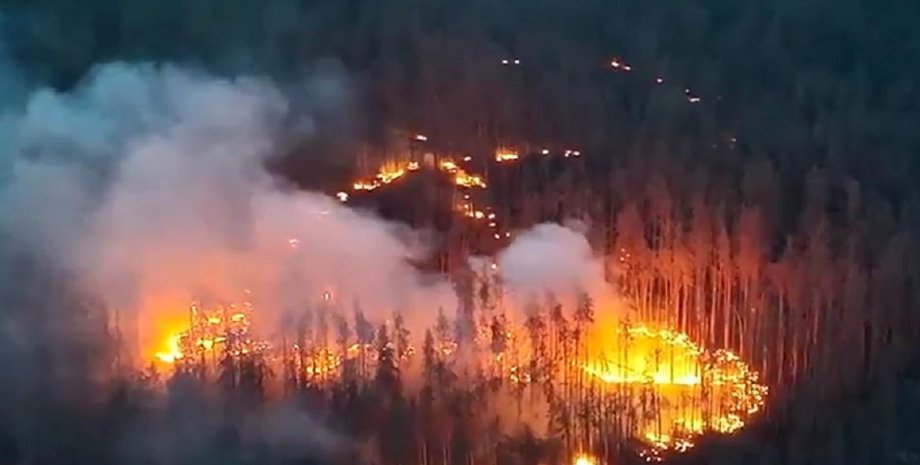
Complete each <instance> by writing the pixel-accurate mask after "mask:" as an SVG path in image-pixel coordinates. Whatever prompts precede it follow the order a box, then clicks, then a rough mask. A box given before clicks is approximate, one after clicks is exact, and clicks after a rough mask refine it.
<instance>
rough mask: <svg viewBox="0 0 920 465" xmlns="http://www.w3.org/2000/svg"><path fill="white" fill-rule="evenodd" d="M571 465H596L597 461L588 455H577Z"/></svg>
mask: <svg viewBox="0 0 920 465" xmlns="http://www.w3.org/2000/svg"><path fill="white" fill-rule="evenodd" d="M572 465H597V460H595V458H594V457H592V456H590V455H588V454H578V455H576V456H575V460H573V461H572Z"/></svg>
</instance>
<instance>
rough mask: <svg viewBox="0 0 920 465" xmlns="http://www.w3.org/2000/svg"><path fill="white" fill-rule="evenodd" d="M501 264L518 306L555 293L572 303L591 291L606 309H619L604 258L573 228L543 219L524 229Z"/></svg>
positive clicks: (504, 253)
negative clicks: (538, 223)
mask: <svg viewBox="0 0 920 465" xmlns="http://www.w3.org/2000/svg"><path fill="white" fill-rule="evenodd" d="M498 266H499V270H500V272H501V276H502V278H503V280H504V283H505V286H506V288H507V290H508V293H509V294H510V295H511V298H512V299H513V300H514V301H515V302H516V303H517V305H516V307H519V308H524V307H525V306H526V304H527V303H530V302H532V301H534V300H537V301H541V300H542V299H544V298H548V297H551V298H553V299H555V300H556V301H557V302H559V303H561V304H563V305H564V306H566V307H567V308H573V307H574V306H575V305H577V303H578V301H579V298H581V296H583V295H585V294H587V295H589V296H591V298H592V299H594V301H595V305H596V307H597V308H600V309H602V310H603V311H604V312H606V313H611V312H612V311H613V310H614V309H615V308H617V300H616V296H615V294H614V292H613V290H612V288H611V287H610V284H609V283H607V282H606V280H605V279H604V264H603V261H602V260H601V258H600V257H597V256H595V254H594V252H593V251H592V250H591V245H590V244H589V243H588V240H587V238H586V237H585V236H584V234H582V233H581V232H579V231H577V230H576V229H575V228H574V227H566V226H562V225H558V224H553V223H544V224H540V225H537V226H534V227H533V228H531V229H530V230H527V231H524V232H523V233H521V234H519V235H518V236H517V238H516V239H515V240H514V242H512V243H511V245H509V246H508V247H507V248H506V249H505V250H503V251H502V252H501V253H500V254H499V256H498Z"/></svg>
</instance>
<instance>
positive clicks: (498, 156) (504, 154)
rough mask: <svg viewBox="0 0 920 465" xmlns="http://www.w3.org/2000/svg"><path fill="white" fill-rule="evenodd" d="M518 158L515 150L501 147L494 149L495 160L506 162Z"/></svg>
mask: <svg viewBox="0 0 920 465" xmlns="http://www.w3.org/2000/svg"><path fill="white" fill-rule="evenodd" d="M518 158H520V156H519V155H518V153H517V151H516V150H514V149H509V148H504V147H503V148H499V149H498V150H496V151H495V161H497V162H499V163H501V162H507V161H515V160H517V159H518Z"/></svg>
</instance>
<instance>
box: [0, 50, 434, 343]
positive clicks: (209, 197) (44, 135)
mask: <svg viewBox="0 0 920 465" xmlns="http://www.w3.org/2000/svg"><path fill="white" fill-rule="evenodd" d="M333 87H334V86H333ZM317 89H318V90H317V92H319V91H324V90H325V91H326V92H327V93H328V94H327V95H324V97H325V99H326V100H325V101H324V102H323V107H324V108H325V109H327V110H328V107H329V99H331V98H334V97H335V96H336V95H338V93H337V92H338V89H331V90H330V84H329V81H328V78H327V77H324V78H323V80H322V86H317ZM314 94H315V92H314ZM306 107H308V106H306ZM292 108H293V106H292V105H291V104H290V102H289V101H288V100H287V98H286V96H285V95H283V94H282V92H281V91H279V89H278V88H277V87H275V86H274V85H272V84H271V83H270V82H268V81H265V80H261V79H257V78H250V77H241V78H235V79H219V78H215V77H211V76H207V75H205V74H202V73H196V72H193V71H189V70H186V69H180V68H177V67H171V66H153V65H128V64H110V65H105V66H101V67H99V68H97V69H96V70H95V71H94V72H93V73H92V74H91V75H90V76H89V77H88V78H87V79H86V80H85V82H84V83H83V84H82V85H81V86H79V88H78V89H77V90H75V91H74V92H71V93H57V92H54V91H51V90H39V91H37V92H35V93H33V94H32V95H31V96H30V97H29V99H28V101H27V104H26V105H25V108H24V110H23V111H22V112H21V113H19V114H16V115H14V116H12V117H10V118H8V122H7V124H8V125H7V130H8V131H9V132H10V133H11V134H12V135H13V139H12V147H13V153H12V154H11V161H12V164H11V173H10V177H9V179H8V180H7V181H6V182H5V183H4V185H3V187H2V190H0V208H2V212H3V214H2V215H0V218H2V219H0V228H2V231H3V233H4V234H5V235H6V236H7V237H9V238H10V240H11V241H13V242H15V243H17V244H19V245H20V246H22V247H24V248H26V249H28V250H30V251H32V253H34V254H35V255H36V256H38V257H40V258H41V259H42V260H45V261H49V262H51V263H54V265H55V266H56V267H58V268H60V269H63V270H65V271H66V272H67V273H69V274H71V275H72V276H74V277H75V279H76V280H77V281H78V282H79V285H80V287H81V288H82V289H83V290H84V291H86V292H88V293H90V294H92V295H94V296H97V297H98V298H101V299H102V300H103V302H104V303H105V305H106V307H107V308H109V309H110V310H118V311H119V312H121V314H122V315H127V316H128V318H126V320H133V321H135V322H136V325H137V328H136V330H137V331H138V332H139V334H138V337H139V338H140V348H141V350H142V351H143V350H148V351H149V350H152V349H154V347H153V346H152V345H151V344H155V343H156V341H153V340H151V339H150V338H151V337H152V336H153V335H158V334H162V332H163V331H164V330H169V329H173V330H174V329H177V328H169V327H168V326H169V325H173V324H175V323H176V322H177V321H179V322H181V321H184V318H185V310H186V308H187V306H188V304H189V302H191V301H192V300H193V299H202V300H207V299H212V303H219V302H220V301H221V300H222V301H231V302H232V301H239V300H240V299H242V298H243V293H244V291H250V292H251V296H252V298H253V300H254V302H255V303H256V307H257V310H256V311H259V312H261V313H260V315H259V322H260V323H261V324H262V325H263V326H264V327H265V328H263V329H264V330H266V331H276V330H278V329H279V328H278V325H277V323H280V322H283V321H284V319H283V318H280V317H281V316H282V314H283V313H285V312H296V311H298V310H301V309H302V308H303V307H304V306H306V305H309V304H310V303H314V302H316V301H317V300H318V299H319V298H321V296H322V295H323V293H325V292H331V293H332V295H334V296H335V298H336V299H338V300H340V301H341V303H342V304H346V305H347V306H348V307H347V308H348V309H349V311H350V309H351V305H352V304H355V303H357V304H359V305H360V306H361V307H362V308H363V309H364V310H365V311H366V312H368V313H371V314H372V315H373V314H374V313H375V312H379V313H380V314H381V317H382V315H387V316H389V315H390V314H391V313H392V312H393V311H395V310H397V309H399V310H402V311H404V312H410V313H411V312H412V311H413V310H414V309H416V308H419V307H420V305H418V304H419V303H421V302H424V303H425V304H426V307H431V308H437V303H438V302H439V301H442V302H443V301H444V299H450V291H449V287H447V286H446V285H445V284H444V283H440V284H438V283H435V284H434V285H426V284H423V282H422V280H423V277H422V276H421V275H420V274H419V273H417V272H415V270H414V269H413V268H412V266H411V265H409V263H408V261H407V258H411V257H413V256H414V255H415V254H416V253H417V252H418V251H417V250H414V247H411V246H409V245H407V243H406V242H405V239H404V237H405V236H407V234H406V231H400V228H399V227H397V226H395V225H392V224H388V223H385V222H383V221H381V220H379V219H377V218H375V217H373V216H371V215H370V214H366V213H362V212H358V211H353V210H350V209H347V208H345V207H344V206H341V205H340V204H339V203H338V202H336V201H334V200H332V199H330V198H328V197H326V196H323V195H321V194H315V193H305V192H298V191H295V190H294V189H292V188H290V187H289V186H287V185H285V184H284V183H283V182H281V181H279V180H278V179H276V178H274V177H272V176H271V175H270V174H269V173H268V172H267V171H266V170H265V169H264V166H265V164H266V163H267V162H269V161H270V159H271V157H272V156H274V155H276V154H278V153H279V152H281V151H282V150H283V148H284V144H285V143H286V141H287V140H289V139H290V138H291V136H292V132H296V134H293V135H296V136H297V137H301V138H302V137H304V136H306V137H309V136H310V134H309V131H310V129H311V128H313V127H315V125H314V124H312V121H311V120H309V118H310V117H311V116H312V115H310V114H297V113H295V112H294V111H293V110H292ZM408 235H409V236H411V233H410V234H408ZM447 302H449V300H447V301H446V302H444V304H445V306H446V303H447ZM415 316H418V317H420V318H421V317H422V316H423V315H415ZM141 355H142V356H143V355H146V356H148V357H149V356H150V354H149V353H147V354H141Z"/></svg>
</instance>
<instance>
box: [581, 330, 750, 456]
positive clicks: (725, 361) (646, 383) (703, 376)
mask: <svg viewBox="0 0 920 465" xmlns="http://www.w3.org/2000/svg"><path fill="white" fill-rule="evenodd" d="M617 345H618V347H616V348H615V350H614V354H613V355H612V356H610V357H608V356H606V354H604V355H602V356H601V357H599V358H597V359H593V360H591V361H589V362H588V363H586V364H585V365H584V366H583V367H582V369H583V370H584V371H585V373H587V374H589V375H591V376H592V377H594V378H595V379H597V380H599V381H600V382H601V383H602V384H604V385H606V386H608V390H609V391H610V392H611V393H612V395H614V396H618V397H621V398H626V399H628V400H629V401H630V402H635V403H636V404H637V405H638V407H639V408H638V409H639V410H640V412H639V413H640V414H639V415H637V418H639V419H640V420H638V424H637V425H634V426H635V427H636V429H637V432H638V433H639V434H638V436H639V437H640V438H641V439H642V440H644V441H645V442H646V443H647V444H648V445H649V447H648V448H647V449H646V450H644V451H643V452H642V455H643V457H644V458H645V459H646V460H648V461H658V460H660V459H661V453H662V452H664V451H667V450H674V451H678V452H682V451H685V450H687V449H689V448H691V447H693V440H694V438H695V437H696V436H699V435H700V434H703V433H705V432H708V431H711V432H716V433H724V434H729V433H733V432H735V431H737V430H739V429H741V428H742V427H744V425H745V419H746V418H748V417H749V416H751V415H753V414H755V413H757V412H758V411H760V410H761V409H762V408H763V405H764V402H765V400H766V395H767V388H766V386H764V385H762V384H760V383H759V377H758V374H757V373H756V372H754V371H752V370H751V369H750V368H749V367H748V366H747V365H746V364H745V363H744V362H743V361H741V359H740V358H739V357H738V356H737V355H735V354H734V353H732V352H731V351H728V350H716V351H713V352H708V351H705V350H703V349H701V348H700V347H699V346H698V345H697V344H695V343H694V342H693V341H691V340H690V338H689V337H688V336H687V335H686V334H683V333H679V332H675V331H669V330H654V329H651V328H649V327H647V326H641V325H640V326H627V327H625V328H624V329H622V330H620V331H619V337H618V344H617ZM649 396H650V398H652V399H655V401H653V402H652V405H651V406H650V407H648V410H649V411H641V410H646V406H645V405H643V403H642V402H638V399H642V398H649ZM643 419H644V420H643Z"/></svg>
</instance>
